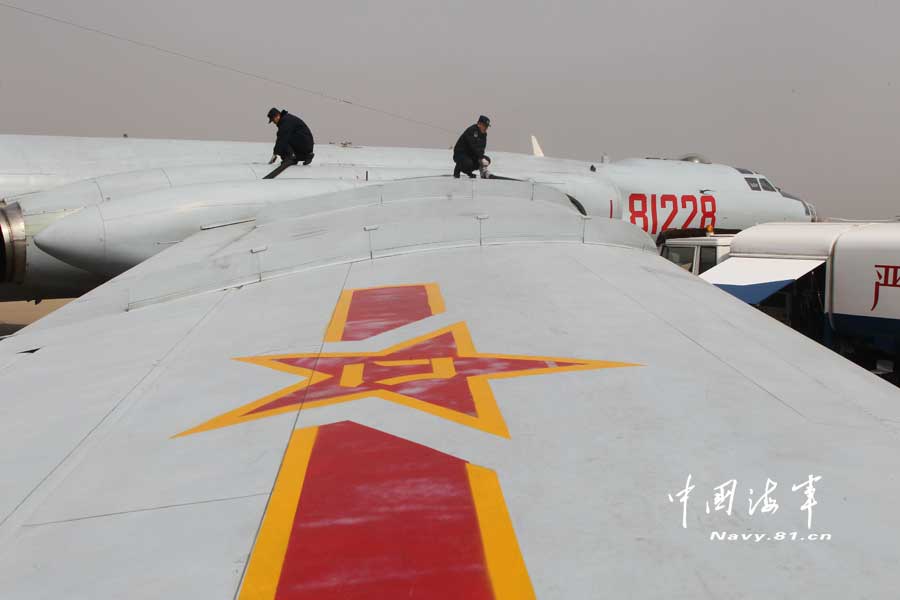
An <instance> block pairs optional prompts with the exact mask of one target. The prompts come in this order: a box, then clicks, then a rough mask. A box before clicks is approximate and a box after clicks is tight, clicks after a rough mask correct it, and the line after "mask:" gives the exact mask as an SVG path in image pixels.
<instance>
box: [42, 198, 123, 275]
mask: <svg viewBox="0 0 900 600" xmlns="http://www.w3.org/2000/svg"><path fill="white" fill-rule="evenodd" d="M34 243H35V245H37V247H38V248H40V249H41V250H43V251H44V252H46V253H47V254H49V255H51V256H53V257H54V258H58V259H59V260H61V261H63V262H66V263H68V264H70V265H72V266H73V267H79V268H81V269H85V270H86V271H90V272H92V273H102V272H103V268H104V263H105V260H106V233H105V228H104V225H103V216H102V215H101V214H100V209H99V208H98V207H96V206H87V207H85V208H82V209H81V210H80V211H78V212H77V213H75V214H72V215H69V216H67V217H63V218H62V219H60V220H59V221H57V222H56V223H54V224H52V225H50V226H49V227H47V228H46V229H44V230H43V231H42V232H40V233H39V234H38V235H37V236H36V237H35V238H34Z"/></svg>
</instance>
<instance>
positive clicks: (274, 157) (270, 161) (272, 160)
mask: <svg viewBox="0 0 900 600" xmlns="http://www.w3.org/2000/svg"><path fill="white" fill-rule="evenodd" d="M277 158H278V157H277V156H275V155H274V154H273V155H272V158H270V159H269V164H270V165H273V164H275V159H277Z"/></svg>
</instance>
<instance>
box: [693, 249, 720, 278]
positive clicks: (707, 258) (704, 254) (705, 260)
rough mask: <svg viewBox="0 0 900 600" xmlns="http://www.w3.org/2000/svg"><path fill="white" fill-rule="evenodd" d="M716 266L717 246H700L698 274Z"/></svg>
mask: <svg viewBox="0 0 900 600" xmlns="http://www.w3.org/2000/svg"><path fill="white" fill-rule="evenodd" d="M714 266H716V247H715V246H701V247H700V268H699V270H698V271H697V274H698V275H699V274H700V273H703V272H704V271H709V270H710V269H712V268H713V267H714Z"/></svg>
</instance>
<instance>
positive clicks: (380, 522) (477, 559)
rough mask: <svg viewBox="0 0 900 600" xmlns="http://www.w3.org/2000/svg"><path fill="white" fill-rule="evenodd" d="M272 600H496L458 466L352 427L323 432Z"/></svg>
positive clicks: (465, 482)
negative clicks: (390, 599) (276, 599)
mask: <svg viewBox="0 0 900 600" xmlns="http://www.w3.org/2000/svg"><path fill="white" fill-rule="evenodd" d="M276 598H279V599H289V600H302V599H307V598H315V599H316V600H331V599H335V600H337V599H341V600H352V599H366V600H369V599H376V598H384V599H389V598H404V599H406V598H423V599H425V598H427V599H429V600H441V599H447V600H459V599H461V598H465V599H467V600H478V599H490V598H493V592H492V588H491V582H490V576H489V574H488V570H487V566H486V563H485V558H484V549H483V544H482V539H481V532H480V530H479V526H478V517H477V514H476V511H475V504H474V501H473V499H472V492H471V487H470V485H469V480H468V475H467V472H466V463H465V461H463V460H460V459H458V458H455V457H453V456H450V455H447V454H443V453H441V452H438V451H436V450H432V449H431V448H427V447H425V446H421V445H419V444H415V443H413V442H409V441H407V440H404V439H401V438H398V437H394V436H392V435H388V434H386V433H382V432H380V431H377V430H374V429H370V428H368V427H364V426H362V425H358V424H356V423H351V422H342V423H335V424H332V425H326V426H323V427H321V428H320V429H319V433H318V436H317V437H316V442H315V446H314V447H313V450H312V455H311V456H310V460H309V466H308V469H307V472H306V479H305V483H304V485H303V490H302V493H301V495H300V502H299V507H298V510H297V513H296V515H295V518H294V524H293V528H292V531H291V537H290V541H289V542H288V548H287V552H286V554H285V559H284V564H283V566H282V570H281V577H280V579H279V582H278V590H277V593H276Z"/></svg>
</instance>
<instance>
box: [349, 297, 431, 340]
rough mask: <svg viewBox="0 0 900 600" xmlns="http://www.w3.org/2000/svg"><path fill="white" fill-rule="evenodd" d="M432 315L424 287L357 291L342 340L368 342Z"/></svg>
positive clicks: (351, 303) (351, 304)
mask: <svg viewBox="0 0 900 600" xmlns="http://www.w3.org/2000/svg"><path fill="white" fill-rule="evenodd" d="M430 316H431V307H430V306H429V304H428V293H427V291H426V289H425V286H424V285H407V286H397V287H383V288H374V289H368V290H355V291H354V292H353V299H352V300H351V301H350V310H349V312H348V313H347V323H346V325H345V326H344V333H343V335H342V336H341V341H345V342H352V341H359V340H366V339H369V338H370V337H372V336H375V335H378V334H379V333H384V332H385V331H390V330H392V329H396V328H397V327H402V326H403V325H409V324H410V323H415V322H416V321H420V320H422V319H425V318H427V317H430Z"/></svg>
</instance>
